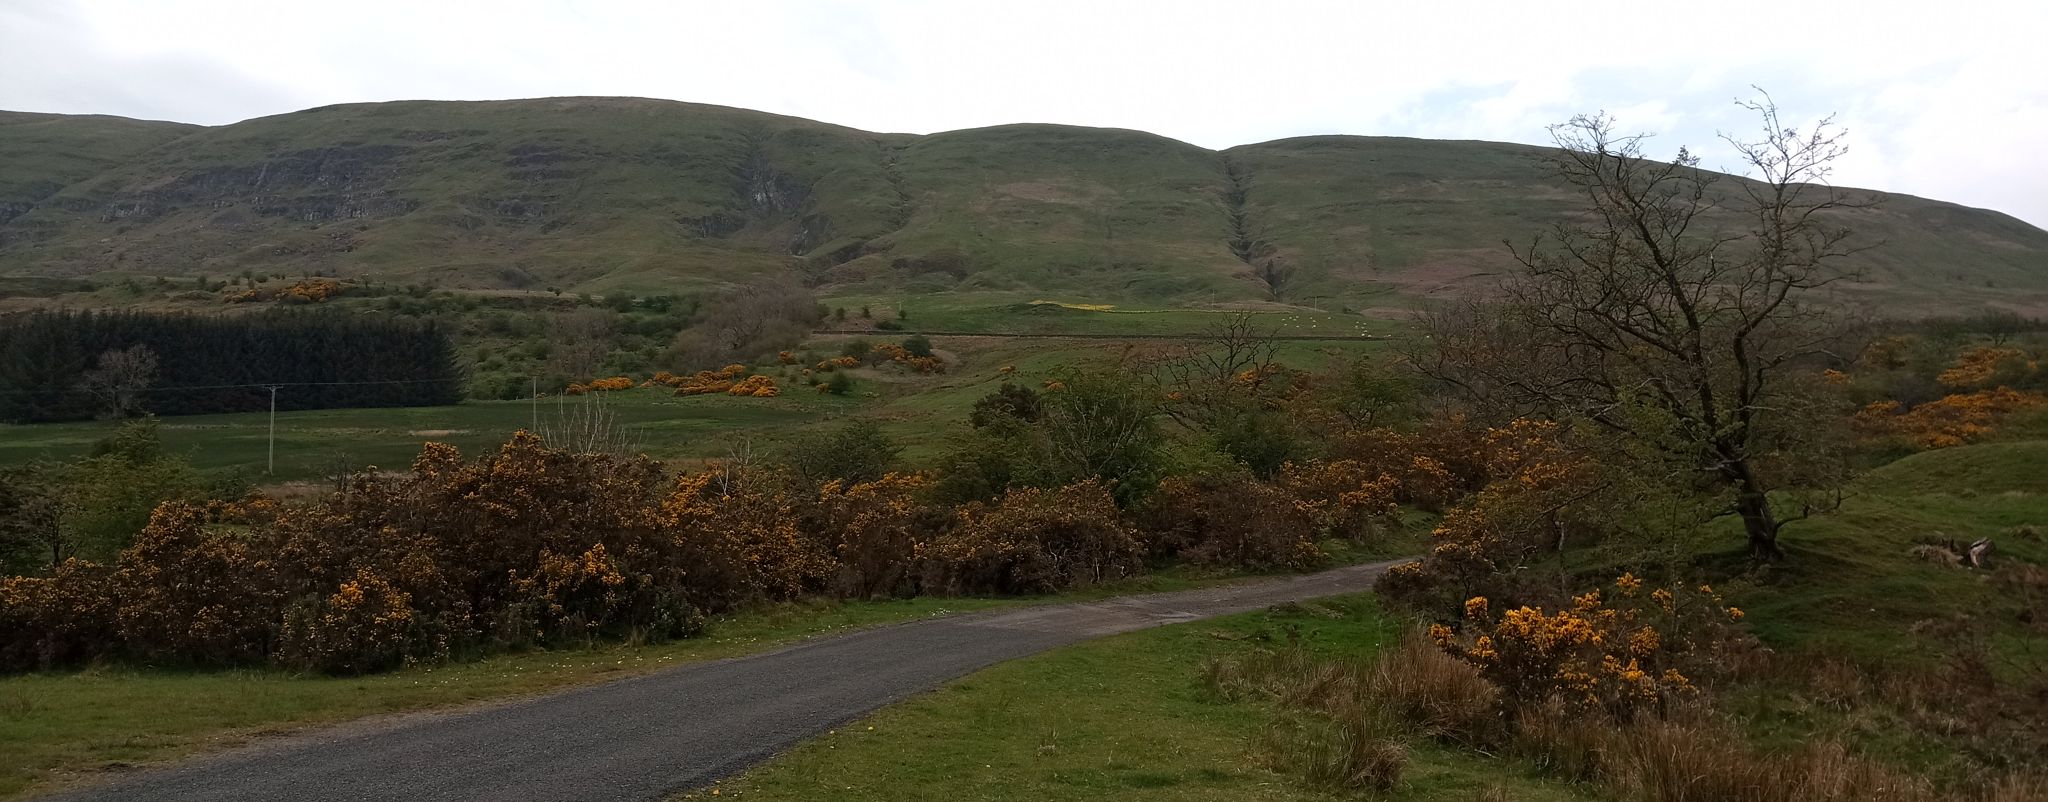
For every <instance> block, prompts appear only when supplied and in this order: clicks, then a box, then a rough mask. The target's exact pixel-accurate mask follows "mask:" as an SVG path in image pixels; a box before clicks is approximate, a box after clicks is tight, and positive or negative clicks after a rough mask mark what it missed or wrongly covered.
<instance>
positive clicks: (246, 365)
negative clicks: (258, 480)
mask: <svg viewBox="0 0 2048 802" xmlns="http://www.w3.org/2000/svg"><path fill="white" fill-rule="evenodd" d="M135 345H144V346H148V347H149V349H150V350H151V351H153V352H155V353H156V355H157V357H158V360H159V364H158V369H157V373H156V381H155V382H154V384H153V385H152V386H151V388H150V389H147V390H144V391H143V392H142V393H141V394H140V397H141V403H140V406H141V408H142V409H143V410H146V411H148V412H152V413H155V414H158V415H194V414H205V413H215V412H250V411H256V410H262V409H267V408H269V404H270V393H269V391H267V390H265V389H263V387H262V386H261V385H269V384H277V385H284V386H285V387H284V389H282V390H280V391H279V392H278V395H277V408H278V409H282V410H292V409H331V408H337V407H393V406H429V405H435V404H452V403H456V402H458V401H460V400H461V398H462V383H463V374H462V370H461V367H460V366H459V364H458V362H457V360H456V352H455V344H454V342H453V339H452V337H451V332H450V331H449V330H448V328H447V327H446V326H444V325H443V324H441V323H438V322H436V321H432V320H408V319H402V318H391V317H381V316H361V315H351V314H345V313H340V312H327V311H317V312H315V311H282V310H280V311H276V312H269V313H263V314H256V315H240V316H233V317H225V316H223V317H202V316H195V315H155V314H144V313H138V312H39V313H36V314H31V315H24V316H19V317H15V318H11V319H6V320H0V420H5V421H13V422H21V423H32V422H42V421H60V420H78V419H82V418H89V417H92V414H93V412H94V411H95V410H96V409H97V406H96V405H95V403H94V402H93V401H92V399H91V398H90V397H89V395H88V394H87V393H86V392H85V390H84V389H83V388H82V387H81V386H80V379H81V378H82V377H83V376H84V374H85V373H86V371H88V370H90V369H91V368H92V366H93V364H94V361H95V360H96V359H98V358H99V355H100V354H103V353H106V352H108V351H112V350H119V349H124V348H129V347H131V346H135Z"/></svg>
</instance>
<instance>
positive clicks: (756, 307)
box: [670, 278, 823, 369]
mask: <svg viewBox="0 0 2048 802" xmlns="http://www.w3.org/2000/svg"><path fill="white" fill-rule="evenodd" d="M704 308H705V310H706V312H705V315H704V319H703V320H701V321H699V322H698V323H697V324H696V325H693V326H691V327H690V328H687V329H684V330H683V331H681V332H679V333H677V335H676V340H675V344H674V345H673V346H672V348H671V349H670V350H671V352H672V355H673V358H674V359H675V360H676V361H677V363H678V364H680V365H682V366H683V367H685V368H690V369H696V368H713V367H717V366H719V365H724V364H726V363H729V362H735V361H740V360H745V359H748V358H751V357H754V356H758V355H760V354H762V353H766V352H773V351H775V350H777V349H779V348H787V347H790V346H793V345H795V344H797V343H798V342H800V341H802V340H803V338H804V337H805V336H807V335H808V334H809V333H810V330H811V328H812V327H813V326H815V325H817V323H818V322H819V320H821V319H822V317H823V316H822V315H821V314H819V311H818V301H817V298H816V297H815V296H813V295H812V294H811V291H810V290H807V289H805V288H804V287H803V285H801V284H799V283H797V282H795V281H792V280H789V279H785V278H771V279H763V280H761V281H756V282H754V283H751V284H746V285H743V286H739V287H734V288H732V289H730V290H727V291H725V292H723V293H720V294H719V295H718V296H717V297H716V298H713V299H711V300H710V301H709V302H707V303H706V304H705V307H704Z"/></svg>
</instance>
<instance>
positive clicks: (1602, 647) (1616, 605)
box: [1430, 574, 1745, 718]
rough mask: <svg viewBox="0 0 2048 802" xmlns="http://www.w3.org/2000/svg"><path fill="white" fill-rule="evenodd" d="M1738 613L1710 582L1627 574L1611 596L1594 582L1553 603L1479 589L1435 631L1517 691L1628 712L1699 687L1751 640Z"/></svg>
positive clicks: (1441, 641)
mask: <svg viewBox="0 0 2048 802" xmlns="http://www.w3.org/2000/svg"><path fill="white" fill-rule="evenodd" d="M1741 618H1742V611H1741V610H1739V609H1736V608H1734V607H1728V606H1725V605H1724V604H1723V602H1722V600H1721V597H1720V596H1719V595H1717V594H1715V593H1714V592H1713V589H1712V588H1710V587H1707V586H1701V587H1699V588H1698V589H1696V590H1695V589H1685V588H1657V589H1655V590H1650V591H1648V592H1645V591H1644V590H1643V582H1642V580H1640V579H1637V578H1636V577H1635V576H1633V575H1630V574H1623V575H1622V576H1621V577H1620V578H1619V579H1617V580H1615V583H1614V585H1613V593H1612V595H1611V598H1609V597H1607V596H1603V593H1602V591H1600V590H1592V591H1588V592H1586V593H1583V594H1580V595H1579V596H1577V597H1575V598H1573V599H1572V602H1571V606H1570V607H1569V608H1567V609H1560V610H1557V611H1555V612H1545V610H1544V608H1542V607H1529V606H1522V607H1516V608H1514V609H1506V610H1496V609H1494V607H1493V605H1491V604H1489V603H1488V600H1487V599H1486V598H1485V597H1483V596H1475V597H1473V598H1471V599H1469V600H1467V601H1466V602H1465V615H1464V618H1463V620H1461V621H1460V622H1459V623H1458V625H1457V626H1455V627H1454V626H1450V625H1446V624H1434V625H1432V626H1431V627H1430V637H1431V638H1432V639H1433V640H1435V641H1436V643H1437V645H1438V646H1440V647H1442V648H1443V649H1444V650H1445V651H1446V652H1449V653H1451V654H1453V655H1456V656H1457V657H1459V658H1460V659H1463V660H1465V661H1467V662H1469V663H1471V664H1473V665H1474V666H1477V667H1478V668H1479V669H1480V671H1481V673H1483V674H1484V675H1485V676H1486V678H1487V679H1488V680H1490V681H1492V682H1493V683H1494V684H1496V685H1498V686H1500V687H1501V688H1502V689H1504V690H1505V691H1506V692H1507V693H1508V694H1509V695H1510V696H1512V697H1513V698H1516V699H1524V700H1543V699H1551V698H1555V699H1559V700H1561V701H1563V702H1564V703H1565V704H1567V705H1569V706H1571V707H1573V708H1575V709H1584V708H1592V709H1597V710H1601V711H1604V712H1606V713H1608V714H1610V715H1613V716H1615V717H1617V718H1629V717H1632V716H1634V715H1635V714H1636V713H1638V712H1641V711H1644V710H1656V711H1663V710H1665V709H1667V708H1668V706H1669V705H1670V704H1671V703H1673V702H1674V701H1677V700H1679V699H1681V698H1684V697H1687V696H1690V695H1692V694H1694V693H1697V691H1698V688H1697V686H1696V685H1695V684H1694V682H1695V679H1696V678H1698V677H1700V676H1702V675H1703V674H1708V673H1720V669H1721V668H1722V667H1723V666H1726V665H1727V664H1729V663H1730V662H1731V658H1730V655H1729V654H1728V653H1729V652H1730V651H1732V650H1735V649H1737V648H1740V644H1742V643H1744V642H1745V639H1744V638H1743V637H1742V636H1741V635H1740V634H1739V633H1738V632H1736V631H1735V630H1734V629H1733V628H1732V627H1731V626H1730V624H1732V623H1733V622H1735V621H1739V620H1741Z"/></svg>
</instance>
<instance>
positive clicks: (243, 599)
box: [0, 425, 1321, 674]
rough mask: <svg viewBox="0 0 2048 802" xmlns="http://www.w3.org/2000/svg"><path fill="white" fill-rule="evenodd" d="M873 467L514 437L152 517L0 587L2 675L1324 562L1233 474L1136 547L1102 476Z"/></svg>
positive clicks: (330, 667) (473, 642) (1291, 513)
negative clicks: (655, 453)
mask: <svg viewBox="0 0 2048 802" xmlns="http://www.w3.org/2000/svg"><path fill="white" fill-rule="evenodd" d="M893 455H894V446H893V445H892V444H890V443H888V442H887V441H886V440H885V439H883V438H881V437H880V436H879V435H878V434H877V433H876V432H874V431H873V430H872V428H871V427H863V426H859V425H855V426H850V427H845V428H842V429H837V430H831V431H828V432H825V433H821V435H820V438H819V439H818V441H817V442H815V443H810V444H809V445H807V446H804V447H801V448H799V449H797V450H795V451H794V452H792V453H790V454H787V455H785V457H786V460H785V464H783V465H770V466H768V467H758V466H757V467H753V468H750V469H749V468H744V467H741V466H717V465H713V466H709V467H708V468H707V469H705V470H702V471H698V472H693V473H686V474H683V475H680V476H673V475H670V474H668V473H667V472H665V471H664V470H663V468H662V467H661V465H660V464H659V463H657V462H655V461H653V460H651V459H647V458H645V457H627V456H619V455H614V454H606V453H574V452H571V451H567V450H562V449H556V448H550V447H548V446H547V445H546V444H545V443H543V442H542V441H541V440H540V439H539V438H537V437H535V436H534V435H531V434H527V433H524V432H522V433H520V434H518V435H515V436H514V437H513V439H512V440H511V441H510V442H508V443H506V444H505V445H504V446H502V447H501V448H499V449H498V450H496V451H495V452H493V453H489V454H486V455H483V456H482V457H480V458H475V459H469V458H465V457H464V456H463V455H462V454H461V453H460V452H458V451H457V450H456V449H454V448H453V447H450V446H447V445H442V444H434V443H430V444H428V445H427V446H425V447H424V448H423V449H422V450H421V452H420V454H419V456H418V457H417V458H416V459H415V460H414V461H413V464H412V466H411V469H410V470H409V471H404V472H396V473H379V472H374V471H371V472H365V473H361V474H358V475H356V476H354V477H352V478H349V479H348V480H346V482H345V483H344V484H343V485H342V486H341V487H340V489H339V490H338V491H336V492H334V493H332V494H331V495H329V496H327V497H326V498H324V499H320V500H318V501H315V502H312V503H303V504H280V503H277V502H275V501H272V500H270V499H267V498H263V497H250V498H247V499H243V500H241V501H237V502H209V503H206V504H196V503H190V502H186V501H171V502H168V503H165V504H163V505H162V506H160V507H158V508H157V509H156V510H155V512H154V514H153V515H152V516H151V517H150V519H149V521H148V524H147V525H146V526H144V527H143V528H142V530H141V533H140V534H139V535H138V536H136V537H135V538H134V541H133V543H132V544H131V545H128V546H126V547H125V548H123V549H121V550H120V551H119V552H118V553H117V554H116V555H115V556H114V558H113V559H112V561H111V562H110V563H94V562H88V561H82V560H72V561H68V562H65V563H62V564H61V565H59V566H57V567H55V568H54V569H51V570H50V571H49V572H48V573H47V574H46V575H42V576H32V577H30V576H23V577H12V578H7V579H0V638H4V644H0V668H4V669H10V670H22V669H32V668H38V667H44V666H54V665H62V664H69V663H76V662H80V661H85V660H93V659H102V658H112V659H134V660H142V661H150V662H160V663H174V664H188V665H248V664H258V663H270V664H274V665H280V666H286V667H293V668H303V669H310V670H319V671H325V672H332V673H341V674H349V673H361V672H367V671H377V670H383V669H387V668H391V667H393V666H397V665H400V664H403V663H406V662H409V661H437V660H446V659H457V658H462V657H467V656H472V655H477V654H482V653H487V652H491V651H494V650H500V649H507V648H526V647H565V646H581V645H585V644H588V643H590V642H592V641H593V640H595V639H600V638H612V639H627V640H633V641H659V640H663V639H667V638H675V637H686V636H689V635H693V634H696V633H697V632H699V631H700V630H701V629H702V627H703V626H704V622H705V618H706V616H707V615H710V614H714V613H719V612H723V611H728V610H732V609H734V608H736V607H739V606H742V605H746V604H749V603H753V602H757V601H776V600H784V599H791V598H795V597H800V596H806V595H813V594H834V595H840V596H854V597H874V596H890V595H902V594H914V593H1045V592H1053V591H1058V590H1062V589H1065V588H1070V587H1074V586H1077V585H1085V584H1090V583H1096V582H1103V581H1108V580H1114V579H1118V578H1122V577H1128V576H1131V575H1134V574H1136V573H1138V572H1140V571H1142V570H1143V569H1144V567H1145V558H1146V556H1147V555H1148V554H1162V555H1169V556H1180V557H1182V558H1185V559H1190V560H1196V561H1199V562H1203V563H1209V564H1218V565H1228V566H1252V567H1261V568H1264V567H1282V566H1286V567H1299V566H1305V565H1309V564H1312V563H1314V562H1315V561H1316V560H1318V559H1320V556H1321V554H1320V552H1319V551H1318V550H1317V549H1316V547H1315V545H1314V542H1313V540H1314V537H1315V533H1316V531H1317V530H1316V529H1315V526H1314V524H1313V520H1312V518H1311V517H1310V515H1309V514H1308V513H1307V512H1305V510H1306V509H1307V507H1305V506H1304V504H1303V503H1302V502H1301V501H1300V500H1299V499H1297V498H1295V497H1294V496H1293V495H1292V494H1291V493H1290V492H1289V491H1288V490H1287V489H1286V488H1285V487H1283V486H1280V485H1274V484H1267V483H1261V482H1257V481H1255V480H1252V479H1250V478H1249V477H1242V476H1241V477H1237V478H1234V479H1231V480H1228V481H1221V482H1217V483H1211V484H1199V483H1183V484H1175V485H1173V486H1172V489H1171V491H1170V492H1172V493H1174V494H1177V495H1176V496H1175V497H1176V498H1179V499H1180V500H1182V501H1184V502H1186V505H1185V506H1175V507H1172V508H1171V509H1172V512H1171V514H1168V513H1164V512H1162V513H1161V515H1162V516H1163V517H1162V518H1161V526H1165V527H1168V528H1169V529H1170V530H1171V534H1168V535H1164V536H1162V537H1161V538H1159V539H1157V541H1156V542H1155V540H1154V539H1152V538H1148V536H1147V535H1146V534H1145V533H1144V532H1143V531H1141V530H1140V529H1139V528H1137V527H1136V526H1134V525H1133V520H1132V514H1131V513H1127V512H1126V511H1125V510H1123V509H1122V508H1120V507H1119V505H1118V504H1117V501H1116V499H1115V497H1114V495H1113V493H1112V490H1111V485H1110V484H1109V483H1108V482H1105V481H1103V480H1099V479H1084V480H1082V481H1078V482H1075V483H1071V484H1060V485H1052V486H1048V487H1045V488H1032V487H1016V488H1011V489H1008V490H1007V491H1004V492H1002V493H1001V494H1000V495H998V496H997V497H995V498H994V499H993V500H990V501H986V502H972V503H968V504H966V505H963V506H959V507H954V506H951V505H948V504H943V503H939V502H938V501H937V500H936V498H935V496H934V493H933V490H934V485H933V483H932V481H931V480H930V479H928V478H927V477H924V476H919V475H909V474H901V473H891V472H889V463H890V461H891V459H892V458H893ZM1190 516H1192V517H1190ZM1138 517H1140V518H1142V515H1140V516H1138ZM1169 519H1170V520H1169Z"/></svg>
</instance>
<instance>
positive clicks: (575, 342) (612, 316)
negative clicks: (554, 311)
mask: <svg viewBox="0 0 2048 802" xmlns="http://www.w3.org/2000/svg"><path fill="white" fill-rule="evenodd" d="M617 335H618V315H617V314H616V313H614V312H612V311H611V310H608V309H597V308H586V309H578V310H576V311H574V312H570V313H568V314H564V315H556V316H554V317H553V318H551V319H550V320H549V321H548V341H549V345H550V348H549V350H548V363H549V365H548V366H549V367H550V368H552V369H553V370H554V371H555V372H556V373H559V374H561V375H563V376H567V377H569V378H570V379H571V380H573V381H583V380H586V379H593V378H597V371H598V370H599V369H600V368H602V367H603V366H604V358H605V357H607V356H610V355H611V353H612V344H613V342H614V340H616V339H617Z"/></svg>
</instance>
